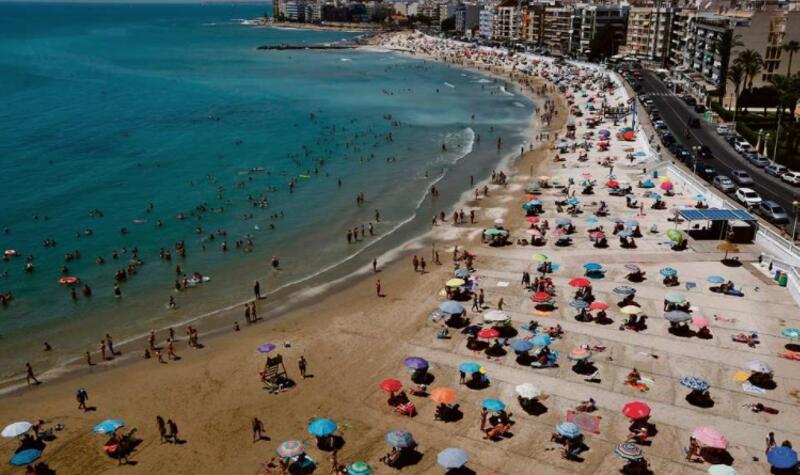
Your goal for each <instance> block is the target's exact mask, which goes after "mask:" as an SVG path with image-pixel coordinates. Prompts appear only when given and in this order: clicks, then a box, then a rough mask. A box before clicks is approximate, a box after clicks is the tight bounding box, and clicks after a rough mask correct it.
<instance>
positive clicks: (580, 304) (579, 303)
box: [569, 299, 589, 310]
mask: <svg viewBox="0 0 800 475" xmlns="http://www.w3.org/2000/svg"><path fill="white" fill-rule="evenodd" d="M569 306H570V307H572V308H577V309H578V310H580V309H584V308H589V302H587V301H586V300H580V299H575V300H571V301H570V302H569Z"/></svg>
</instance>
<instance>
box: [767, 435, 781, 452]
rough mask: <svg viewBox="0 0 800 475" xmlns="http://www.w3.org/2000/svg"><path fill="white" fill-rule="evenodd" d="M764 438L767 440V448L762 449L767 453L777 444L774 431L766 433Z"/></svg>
mask: <svg viewBox="0 0 800 475" xmlns="http://www.w3.org/2000/svg"><path fill="white" fill-rule="evenodd" d="M765 439H766V442H767V449H766V450H765V451H764V453H769V451H770V450H772V449H774V448H775V447H776V446H777V445H778V444H777V443H776V442H775V433H774V432H770V433H769V434H767V437H766V438H765Z"/></svg>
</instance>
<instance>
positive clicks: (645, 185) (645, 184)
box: [642, 180, 656, 189]
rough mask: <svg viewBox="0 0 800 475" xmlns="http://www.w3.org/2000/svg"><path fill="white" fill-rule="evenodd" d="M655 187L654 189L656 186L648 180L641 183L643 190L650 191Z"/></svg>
mask: <svg viewBox="0 0 800 475" xmlns="http://www.w3.org/2000/svg"><path fill="white" fill-rule="evenodd" d="M655 187H656V184H655V183H653V182H652V181H650V180H647V181H644V182H642V188H644V189H650V188H655Z"/></svg>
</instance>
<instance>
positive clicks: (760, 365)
mask: <svg viewBox="0 0 800 475" xmlns="http://www.w3.org/2000/svg"><path fill="white" fill-rule="evenodd" d="M746 366H747V369H749V370H750V371H752V372H754V373H767V374H769V373H772V368H770V366H769V365H768V364H767V363H764V362H763V361H757V360H755V361H748V362H747V365H746Z"/></svg>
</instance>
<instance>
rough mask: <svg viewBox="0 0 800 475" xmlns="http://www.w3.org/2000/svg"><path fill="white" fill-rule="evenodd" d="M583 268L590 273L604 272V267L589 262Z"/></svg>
mask: <svg viewBox="0 0 800 475" xmlns="http://www.w3.org/2000/svg"><path fill="white" fill-rule="evenodd" d="M583 268H584V269H586V270H588V271H589V272H597V271H599V270H603V266H602V265H601V264H598V263H597V262H587V263H586V264H584V265H583Z"/></svg>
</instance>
